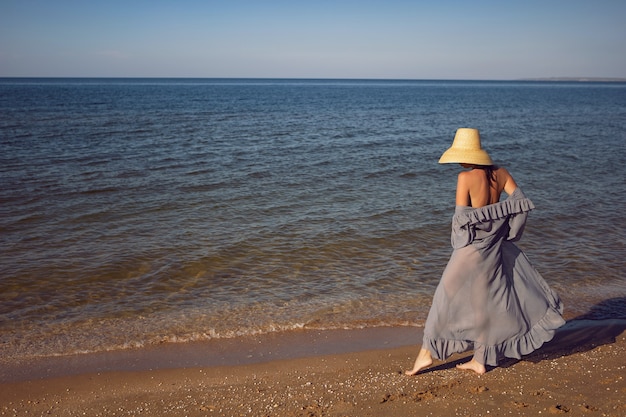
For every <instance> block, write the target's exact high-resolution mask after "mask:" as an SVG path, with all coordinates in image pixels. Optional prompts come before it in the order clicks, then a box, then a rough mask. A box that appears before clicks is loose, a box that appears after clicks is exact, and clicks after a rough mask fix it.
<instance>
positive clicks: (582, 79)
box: [519, 77, 626, 83]
mask: <svg viewBox="0 0 626 417" xmlns="http://www.w3.org/2000/svg"><path fill="white" fill-rule="evenodd" d="M519 81H555V82H557V81H564V82H581V83H585V82H587V83H589V82H605V83H623V82H626V78H610V77H607V78H604V77H547V78H521V79H520V80H519Z"/></svg>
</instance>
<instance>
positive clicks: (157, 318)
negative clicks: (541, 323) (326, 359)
mask: <svg viewBox="0 0 626 417" xmlns="http://www.w3.org/2000/svg"><path fill="white" fill-rule="evenodd" d="M459 127H473V128H478V129H479V130H480V131H481V138H482V144H483V146H484V147H485V148H486V149H487V150H488V152H489V153H490V154H491V156H492V158H493V159H494V160H495V161H496V163H497V164H498V165H502V166H505V167H506V168H507V169H508V170H509V171H510V172H511V173H512V175H513V176H514V178H515V180H516V182H517V183H518V185H519V186H520V187H521V188H522V189H523V190H524V192H525V194H526V195H527V196H528V197H529V198H530V199H531V200H532V201H533V202H534V203H535V205H536V209H535V210H534V211H533V212H532V213H531V214H530V216H529V219H528V223H527V225H526V229H525V234H524V236H523V238H522V240H521V241H520V242H519V243H518V246H519V247H520V248H521V249H522V250H524V251H525V253H526V254H527V256H528V257H529V258H530V260H531V262H532V263H533V265H534V266H535V268H536V269H537V270H538V271H539V272H540V273H541V274H542V275H543V277H544V278H545V279H546V281H547V282H548V284H549V285H550V286H551V287H552V288H553V289H554V290H555V291H556V292H558V294H559V295H560V297H561V298H562V300H563V302H564V305H565V316H566V318H568V319H575V318H591V319H603V318H615V317H619V318H626V307H625V305H626V279H625V275H626V274H625V272H626V270H625V266H626V249H625V243H624V242H625V237H626V216H625V215H624V213H625V212H624V209H625V207H626V206H625V203H626V175H625V173H626V83H620V82H564V81H561V82H549V81H445V80H344V79H339V80H333V79H186V78H182V79H178V78H176V79H157V78H147V79H140V78H132V79H122V78H114V79H87V78H50V79H36V78H27V79H21V78H2V79H0V363H2V361H4V362H7V361H9V362H11V361H16V360H27V359H29V358H45V357H58V356H64V355H74V354H86V353H97V352H112V351H121V350H128V349H140V348H144V347H148V346H154V345H159V344H163V343H187V342H193V341H206V340H215V339H233V338H244V337H249V336H254V335H266V334H273V333H276V334H278V333H284V332H298V331H302V330H306V329H315V330H320V331H324V330H333V329H335V330H336V329H367V328H377V327H386V326H387V327H388V326H391V327H406V329H407V331H417V329H416V328H419V327H421V326H423V324H424V321H425V319H426V316H427V314H428V310H429V306H430V303H431V298H432V295H433V293H434V290H435V287H436V286H437V283H438V281H439V279H440V277H441V274H442V272H443V269H444V268H445V265H446V263H447V260H448V258H449V256H450V254H451V250H452V249H451V246H450V222H451V218H452V214H453V212H454V205H455V187H456V176H457V174H458V172H460V171H461V170H462V168H461V167H460V166H458V165H455V164H454V165H440V164H438V162H437V161H438V158H439V156H440V155H441V154H442V152H443V151H444V150H445V149H447V147H448V146H450V144H451V143H452V140H453V137H454V134H455V131H456V129H457V128H459Z"/></svg>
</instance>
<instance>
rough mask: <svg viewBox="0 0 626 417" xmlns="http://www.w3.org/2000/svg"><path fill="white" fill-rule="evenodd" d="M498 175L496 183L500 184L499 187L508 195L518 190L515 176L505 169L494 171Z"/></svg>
mask: <svg viewBox="0 0 626 417" xmlns="http://www.w3.org/2000/svg"><path fill="white" fill-rule="evenodd" d="M494 173H495V174H496V181H497V183H498V187H499V188H500V189H501V190H504V192H506V193H507V194H511V193H512V192H513V191H515V189H516V188H517V184H516V183H515V180H514V179H513V176H512V175H511V174H510V173H509V171H508V170H507V169H506V168H504V167H498V168H497V169H495V170H494Z"/></svg>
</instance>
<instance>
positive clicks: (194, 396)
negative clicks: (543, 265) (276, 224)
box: [0, 319, 626, 417]
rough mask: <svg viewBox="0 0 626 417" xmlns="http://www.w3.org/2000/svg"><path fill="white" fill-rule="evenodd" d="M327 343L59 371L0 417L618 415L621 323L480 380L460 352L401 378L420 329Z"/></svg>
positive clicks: (625, 406)
mask: <svg viewBox="0 0 626 417" xmlns="http://www.w3.org/2000/svg"><path fill="white" fill-rule="evenodd" d="M328 332H329V331H323V332H322V331H320V332H314V331H302V332H300V333H298V334H291V335H282V336H283V337H278V336H280V335H278V336H277V335H274V337H268V338H266V340H259V338H255V339H256V340H249V341H248V343H246V345H245V346H238V349H239V351H238V352H241V351H242V350H241V349H242V348H243V349H244V350H245V349H247V350H248V352H249V354H248V355H246V356H245V357H240V358H239V359H236V358H235V356H236V355H238V354H239V353H237V350H236V349H234V343H233V344H231V345H230V346H228V344H224V345H222V348H223V350H222V355H221V356H220V355H218V354H214V355H213V359H211V358H207V359H202V360H200V359H199V358H200V356H197V355H198V354H199V353H200V352H202V350H198V349H199V348H203V347H204V348H206V343H202V344H203V345H204V346H200V345H202V344H200V343H199V344H198V346H186V347H184V346H175V349H169V348H171V346H168V347H165V349H163V347H159V348H157V349H155V351H154V352H151V353H150V352H140V351H143V350H142V349H138V350H137V352H134V353H136V355H130V356H128V357H126V358H120V357H119V352H115V353H114V355H111V356H110V357H108V358H107V359H106V360H102V358H101V362H100V363H99V365H96V366H94V362H93V359H94V358H93V357H92V358H90V360H92V362H91V365H90V366H91V368H90V367H89V366H87V365H88V364H87V363H86V362H85V363H82V364H81V366H82V367H80V366H79V367H76V366H77V364H76V363H72V361H69V362H68V361H67V360H66V362H65V363H66V366H65V367H64V368H60V369H64V370H65V371H66V372H65V375H64V376H63V372H61V373H58V374H54V373H50V372H48V374H47V375H46V376H45V377H43V378H39V379H33V378H30V379H21V380H14V381H13V382H3V383H0V415H22V413H24V414H30V415H32V414H36V415H38V414H51V415H60V416H65V415H67V416H70V415H83V413H84V414H85V415H93V416H97V415H113V414H115V415H138V414H140V413H142V412H144V413H145V414H146V415H153V416H164V415H189V416H195V415H198V416H201V415H202V416H205V415H223V416H236V415H244V414H245V415H266V416H277V417H280V416H322V415H332V416H351V415H359V416H379V415H386V416H398V417H399V416H406V415H433V416H442V417H443V416H448V415H454V414H456V415H520V416H521V415H536V414H538V413H540V412H543V413H547V414H548V415H550V414H563V413H569V414H568V415H598V416H600V415H605V416H620V415H624V414H626V403H625V401H624V400H623V398H626V395H625V394H626V380H625V379H624V378H625V375H626V372H625V371H626V360H625V359H624V358H625V357H626V320H625V319H605V320H588V319H584V320H583V319H576V320H570V321H568V322H567V324H566V325H564V326H563V327H562V328H561V329H559V330H558V331H557V334H556V335H555V338H554V339H553V340H552V341H551V342H548V343H546V344H545V345H544V346H543V347H542V348H540V349H539V350H537V351H536V352H534V353H533V354H531V355H528V356H526V357H524V358H522V359H521V360H519V361H518V360H512V359H506V360H504V361H503V362H502V363H501V364H500V366H498V367H496V368H488V372H487V373H486V374H484V375H482V376H478V375H475V374H473V373H471V372H463V371H459V370H457V369H455V366H454V365H455V364H457V363H460V362H461V361H465V360H467V358H468V357H470V356H471V353H464V354H459V355H453V357H451V358H450V359H448V360H447V361H446V362H439V361H436V362H435V363H434V364H433V366H431V367H430V368H428V369H427V370H425V371H422V372H420V374H418V375H417V376H416V377H407V376H404V375H402V374H401V371H402V369H408V368H409V367H410V366H411V364H412V361H413V360H414V358H415V355H416V353H417V349H418V347H419V343H420V340H419V339H421V337H419V335H420V334H421V328H419V329H418V328H385V329H363V330H358V331H336V332H335V331H332V333H333V334H324V333H328ZM416 335H417V337H416ZM285 336H287V337H286V338H285ZM383 336H385V337H388V338H389V340H386V339H384V338H383ZM272 339H273V340H272ZM231 342H233V341H231ZM358 347H361V349H358ZM355 348H357V349H356V350H355ZM194 349H195V351H194ZM194 352H195V355H196V356H194ZM261 353H263V355H261ZM85 356H87V355H85ZM105 356H106V355H105ZM114 356H118V358H117V359H116V360H114V359H113V357H114ZM217 358H221V359H220V360H224V359H227V360H229V361H231V362H230V363H228V362H227V361H226V362H222V363H221V364H217V363H218V362H215V361H214V360H215V359H217ZM62 359H67V358H62ZM159 361H160V362H159ZM211 361H213V362H211ZM61 362H62V361H59V366H60V364H61ZM87 362H88V361H87ZM211 363H213V364H211ZM129 365H131V366H130V367H128V366H129ZM156 365H158V367H155V366H156ZM72 367H74V368H73V369H74V371H78V370H84V371H88V372H86V373H81V372H72ZM50 369H52V368H49V370H50ZM60 369H57V371H59V370H60ZM67 371H70V372H67ZM590 413H591V414H590Z"/></svg>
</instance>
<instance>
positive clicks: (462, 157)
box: [439, 128, 493, 165]
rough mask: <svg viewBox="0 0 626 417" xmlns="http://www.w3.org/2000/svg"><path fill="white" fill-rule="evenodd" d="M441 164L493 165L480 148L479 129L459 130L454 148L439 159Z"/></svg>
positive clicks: (485, 152) (455, 137)
mask: <svg viewBox="0 0 626 417" xmlns="http://www.w3.org/2000/svg"><path fill="white" fill-rule="evenodd" d="M439 163H440V164H451V163H459V164H473V165H493V161H492V160H491V158H490V157H489V154H488V153H487V151H485V150H484V149H483V148H482V147H481V146H480V133H478V129H468V128H461V129H457V131H456V135H454V141H453V142H452V146H450V148H448V150H447V151H445V152H444V153H443V155H441V158H439Z"/></svg>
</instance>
